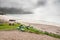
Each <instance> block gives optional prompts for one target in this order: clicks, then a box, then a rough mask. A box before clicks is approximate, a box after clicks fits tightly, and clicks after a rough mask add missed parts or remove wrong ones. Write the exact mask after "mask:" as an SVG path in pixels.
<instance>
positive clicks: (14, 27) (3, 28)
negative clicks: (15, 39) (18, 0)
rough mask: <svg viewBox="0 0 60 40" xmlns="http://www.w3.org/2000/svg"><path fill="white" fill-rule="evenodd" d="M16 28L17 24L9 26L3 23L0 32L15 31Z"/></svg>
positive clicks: (0, 25)
mask: <svg viewBox="0 0 60 40" xmlns="http://www.w3.org/2000/svg"><path fill="white" fill-rule="evenodd" d="M18 26H19V24H16V23H15V25H13V26H10V25H9V24H8V23H3V24H0V30H16V28H17V27H18Z"/></svg>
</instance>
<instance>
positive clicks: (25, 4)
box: [0, 0, 60, 23]
mask: <svg viewBox="0 0 60 40" xmlns="http://www.w3.org/2000/svg"><path fill="white" fill-rule="evenodd" d="M0 7H2V8H17V9H19V8H21V9H23V10H25V11H31V12H32V13H33V14H17V13H16V14H7V16H13V17H15V18H18V19H19V18H20V19H24V20H44V21H48V22H56V23H60V0H0Z"/></svg>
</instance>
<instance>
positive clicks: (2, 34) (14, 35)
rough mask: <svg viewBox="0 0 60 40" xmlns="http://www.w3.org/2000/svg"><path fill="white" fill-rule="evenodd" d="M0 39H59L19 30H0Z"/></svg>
mask: <svg viewBox="0 0 60 40" xmlns="http://www.w3.org/2000/svg"><path fill="white" fill-rule="evenodd" d="M0 40H60V39H58V38H54V37H50V36H47V35H38V34H34V33H27V32H21V31H17V30H14V31H0Z"/></svg>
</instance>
